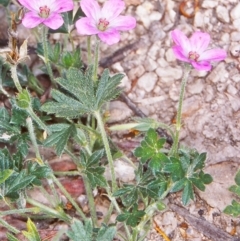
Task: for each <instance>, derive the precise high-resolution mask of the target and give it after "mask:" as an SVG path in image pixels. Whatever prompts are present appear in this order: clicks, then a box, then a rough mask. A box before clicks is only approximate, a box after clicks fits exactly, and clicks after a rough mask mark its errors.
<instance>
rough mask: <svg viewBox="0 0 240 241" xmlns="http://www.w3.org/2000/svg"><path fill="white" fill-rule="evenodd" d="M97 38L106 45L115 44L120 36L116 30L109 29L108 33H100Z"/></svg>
mask: <svg viewBox="0 0 240 241" xmlns="http://www.w3.org/2000/svg"><path fill="white" fill-rule="evenodd" d="M98 37H99V38H100V39H101V40H102V41H103V42H105V43H106V44H108V45H112V44H115V43H117V42H119V40H120V34H119V32H118V31H117V30H115V29H111V30H109V31H105V32H100V33H99V34H98Z"/></svg>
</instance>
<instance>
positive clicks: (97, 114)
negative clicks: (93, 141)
mask: <svg viewBox="0 0 240 241" xmlns="http://www.w3.org/2000/svg"><path fill="white" fill-rule="evenodd" d="M94 115H95V117H96V119H97V124H98V127H99V130H100V133H101V136H102V141H103V145H104V148H105V151H106V155H107V159H108V163H109V167H110V172H111V180H112V192H114V191H116V189H117V181H116V175H115V170H114V164H113V158H112V154H111V150H110V146H109V142H108V138H107V134H106V131H105V129H104V124H103V121H102V117H101V114H100V111H95V112H94Z"/></svg>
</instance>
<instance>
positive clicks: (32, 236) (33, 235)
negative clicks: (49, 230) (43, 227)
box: [22, 218, 41, 241]
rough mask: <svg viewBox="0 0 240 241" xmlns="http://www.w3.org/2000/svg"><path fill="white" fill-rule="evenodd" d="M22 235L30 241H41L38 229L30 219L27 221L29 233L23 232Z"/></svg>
mask: <svg viewBox="0 0 240 241" xmlns="http://www.w3.org/2000/svg"><path fill="white" fill-rule="evenodd" d="M22 233H23V235H24V236H25V237H26V238H27V239H28V240H29V241H41V238H40V235H39V233H38V231H37V228H36V226H35V224H34V223H33V222H32V221H31V219H30V218H28V221H27V231H22Z"/></svg>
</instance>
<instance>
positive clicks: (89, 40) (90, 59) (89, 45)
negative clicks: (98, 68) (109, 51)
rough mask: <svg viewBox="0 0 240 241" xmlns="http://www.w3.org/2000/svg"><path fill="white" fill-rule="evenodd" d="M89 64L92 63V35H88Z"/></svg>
mask: <svg viewBox="0 0 240 241" xmlns="http://www.w3.org/2000/svg"><path fill="white" fill-rule="evenodd" d="M87 52H88V65H90V64H91V63H92V51H91V36H88V37H87Z"/></svg>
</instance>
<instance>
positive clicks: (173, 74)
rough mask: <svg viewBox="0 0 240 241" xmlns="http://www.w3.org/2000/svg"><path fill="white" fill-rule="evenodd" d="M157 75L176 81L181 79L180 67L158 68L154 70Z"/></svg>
mask: <svg viewBox="0 0 240 241" xmlns="http://www.w3.org/2000/svg"><path fill="white" fill-rule="evenodd" d="M156 73H157V75H158V76H159V77H160V78H162V77H168V78H169V77H170V78H172V79H175V80H178V79H181V78H182V73H183V71H182V68H181V67H175V68H172V67H170V66H167V67H165V68H163V67H158V68H157V69H156Z"/></svg>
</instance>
